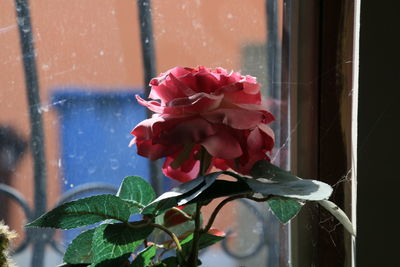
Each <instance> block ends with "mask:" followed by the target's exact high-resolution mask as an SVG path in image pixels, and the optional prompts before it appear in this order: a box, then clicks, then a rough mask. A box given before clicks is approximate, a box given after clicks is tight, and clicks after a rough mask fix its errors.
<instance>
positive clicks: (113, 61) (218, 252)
mask: <svg viewBox="0 0 400 267" xmlns="http://www.w3.org/2000/svg"><path fill="white" fill-rule="evenodd" d="M3 2H4V3H2V5H1V6H0V13H1V14H2V15H1V16H0V44H1V47H2V49H1V51H0V84H1V85H2V89H1V90H0V127H1V128H0V136H1V140H0V145H1V147H0V149H1V150H0V160H1V162H0V168H1V169H0V174H1V176H0V177H1V178H0V179H1V180H0V182H1V183H3V184H6V185H8V186H10V187H11V188H14V189H15V190H17V191H18V192H20V194H22V195H23V198H24V199H26V202H27V204H28V205H29V206H30V209H31V211H32V212H33V211H34V210H35V208H36V207H35V204H34V203H35V202H34V195H35V190H37V188H35V184H34V179H33V177H34V171H33V170H34V169H33V167H34V161H33V158H32V154H31V152H32V147H31V145H29V144H30V142H29V138H30V135H31V124H30V121H29V119H30V113H29V103H28V100H27V94H26V75H25V72H24V68H23V64H24V57H23V55H22V53H21V39H20V36H19V32H18V30H19V28H18V25H19V24H18V23H20V24H21V23H23V22H24V21H21V19H20V20H17V17H16V9H17V6H16V5H15V4H14V2H13V1H11V0H7V1H3ZM20 2H21V1H20ZM22 2H23V1H22ZM267 3H269V4H268V5H269V9H267ZM28 7H29V8H30V12H31V21H32V32H31V33H32V36H33V40H34V49H35V51H34V55H33V58H34V60H35V64H36V67H37V72H36V74H37V77H38V85H39V93H40V104H39V105H38V106H35V108H36V110H37V111H38V113H39V114H40V115H41V116H42V117H43V127H44V128H43V129H44V144H45V146H44V147H45V162H46V169H47V172H46V175H45V178H46V184H45V187H44V189H45V191H46V197H47V200H46V202H47V207H48V208H51V207H53V206H54V205H56V204H57V203H58V202H59V201H62V200H65V198H68V199H70V196H69V195H65V194H71V192H73V191H71V190H78V191H79V188H84V187H85V186H87V184H88V183H90V185H92V186H93V188H99V187H100V189H96V190H92V191H90V192H89V191H87V190H84V189H82V190H83V191H82V193H81V194H78V195H76V196H71V198H73V197H81V196H83V195H87V194H93V193H98V192H112V191H113V190H114V189H113V188H115V187H116V186H117V185H118V184H119V183H120V181H121V180H122V178H123V177H124V176H127V175H132V174H137V175H141V176H143V177H146V178H147V179H149V173H150V170H149V167H148V162H147V160H146V159H145V158H142V157H140V156H138V155H137V154H136V153H135V149H134V148H129V147H128V144H129V141H130V139H131V136H130V131H131V129H132V127H133V126H134V125H136V124H137V123H138V122H139V121H141V120H143V119H144V118H145V117H146V111H145V110H144V108H143V107H141V106H139V105H138V104H137V103H136V100H135V99H134V95H135V94H142V95H143V94H144V90H143V77H144V73H143V72H144V70H143V62H142V50H141V43H140V22H139V16H138V13H139V12H138V8H137V5H136V1H98V0H87V1H79V0H68V1H66V0H60V1H50V0H47V1H30V3H29V6H28ZM151 7H152V22H153V31H154V36H153V37H154V45H155V58H156V72H157V73H160V72H162V71H165V70H167V69H169V68H171V67H174V66H189V67H196V66H198V65H204V66H207V67H213V68H214V67H223V68H225V69H228V70H235V71H241V72H242V73H243V74H250V75H253V76H256V77H258V80H259V82H260V83H262V84H263V92H264V94H265V96H267V97H268V99H269V100H268V103H269V105H270V107H271V110H272V111H273V112H274V114H277V115H276V117H277V122H276V123H275V132H276V136H277V145H276V149H275V150H274V151H273V153H272V155H271V160H272V161H273V163H275V164H278V165H279V164H280V165H281V166H282V167H287V166H288V165H287V164H288V162H287V161H286V159H287V157H288V156H287V155H288V148H289V143H288V138H287V136H288V135H287V133H286V132H287V131H288V121H289V118H288V112H287V109H288V106H289V105H288V95H287V94H281V87H280V84H281V83H280V82H281V73H280V72H281V68H280V60H281V58H280V49H281V45H282V42H281V40H282V22H281V21H282V10H283V4H282V1H265V0H254V1H246V0H223V1H213V0H207V1H185V0H171V1H161V0H158V1H152V2H151ZM268 16H270V17H268ZM272 18H273V19H272ZM271 23H272V24H271ZM272 26H273V27H272ZM274 27H275V28H274ZM272 29H273V33H274V34H272V33H271V32H270V31H271V30H272ZM22 30H23V31H30V29H29V28H24V29H22ZM150 41H151V40H148V42H150ZM145 42H146V40H145ZM271 45H273V46H274V47H275V48H276V49H275V50H274V49H271ZM93 183H96V184H95V185H93ZM169 186H171V182H170V180H168V179H166V180H165V183H164V188H167V187H169ZM77 188H78V189H77ZM0 201H1V203H5V204H4V205H1V206H2V207H1V209H0V212H1V219H4V220H5V221H6V222H7V223H8V224H9V225H10V226H11V227H12V228H13V229H15V230H16V231H17V232H18V233H19V235H20V237H19V239H18V240H17V244H16V246H19V245H21V244H22V245H23V244H24V242H25V241H26V239H24V238H25V234H24V230H23V225H24V224H25V223H26V222H27V220H28V218H27V215H26V214H24V212H23V209H22V208H21V205H19V204H17V203H16V201H15V200H12V199H10V198H5V197H4V193H3V195H2V198H1V200H0ZM22 202H23V201H22ZM217 202H218V201H215V203H212V204H211V205H210V207H213V206H215V205H216V204H217ZM208 210H210V208H208ZM205 216H207V215H205ZM216 227H217V228H220V229H222V230H224V231H226V232H227V233H228V237H227V239H226V241H225V242H224V243H223V244H222V245H216V246H214V247H212V248H210V249H208V250H206V251H204V252H203V253H202V255H201V258H202V261H203V264H204V266H217V265H219V264H224V265H226V266H276V265H277V264H278V263H279V262H285V261H287V255H288V254H289V253H288V251H287V248H288V245H287V243H288V238H287V231H286V230H285V228H282V227H281V226H280V225H279V224H278V223H277V221H276V220H275V219H274V218H273V217H272V216H271V214H270V212H269V211H268V207H267V206H265V205H263V204H254V203H250V202H246V201H236V202H234V203H232V204H231V205H228V206H226V207H225V208H224V210H223V214H221V216H219V218H218V219H217V223H216ZM47 234H50V235H52V234H53V233H47ZM74 235H76V231H75V232H74V231H70V232H67V233H56V234H55V235H54V241H52V242H53V243H51V244H48V245H47V246H46V250H45V257H46V259H45V262H46V265H45V266H55V265H56V264H59V263H60V262H61V254H60V253H59V251H58V250H62V249H63V247H65V246H66V244H67V243H68V242H69V241H70V240H71V239H72V237H73V236H74ZM42 236H43V234H42ZM24 240H25V241H24ZM22 248H23V247H22ZM31 257H32V247H31V246H27V247H26V248H24V249H22V250H21V251H20V252H18V253H16V255H15V257H14V258H15V260H16V262H17V264H18V265H20V266H30V264H31Z"/></svg>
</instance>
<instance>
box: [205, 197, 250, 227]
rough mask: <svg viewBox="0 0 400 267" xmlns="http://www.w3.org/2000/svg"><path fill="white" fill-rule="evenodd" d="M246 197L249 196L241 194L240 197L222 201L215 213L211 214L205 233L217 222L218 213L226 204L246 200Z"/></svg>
mask: <svg viewBox="0 0 400 267" xmlns="http://www.w3.org/2000/svg"><path fill="white" fill-rule="evenodd" d="M246 196H247V194H240V195H235V196H231V197H228V198H225V199H224V200H222V201H221V202H220V203H219V204H218V206H217V207H216V208H215V210H214V211H213V213H212V214H211V216H210V219H209V220H208V223H207V225H206V227H205V228H204V230H203V231H204V232H205V233H206V232H208V231H209V230H210V228H211V226H212V225H213V223H214V221H215V218H217V215H218V212H219V211H220V210H221V209H222V208H223V207H224V206H225V204H227V203H228V202H231V201H233V200H235V199H239V198H244V197H246Z"/></svg>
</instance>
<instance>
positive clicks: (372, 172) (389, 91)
mask: <svg viewBox="0 0 400 267" xmlns="http://www.w3.org/2000/svg"><path fill="white" fill-rule="evenodd" d="M399 8H400V2H396V1H391V2H390V3H389V2H387V3H383V2H380V1H361V36H360V37H361V40H360V98H359V100H360V102H359V138H358V140H359V141H358V142H359V143H358V218H357V225H358V237H357V262H358V263H357V266H397V265H398V263H397V262H398V255H397V253H398V247H399V245H398V237H399V233H398V232H399V230H398V225H399V222H398V220H397V217H398V211H399V208H398V202H399V200H398V196H399V188H400V175H399V173H398V171H397V167H398V166H399V163H398V162H399V158H400V157H399V151H398V150H399V148H400V144H399V117H398V116H399V114H400V112H399V110H398V108H399V103H398V102H399V100H400V93H399V91H400V89H399V86H400V74H399V58H400V53H399V47H400V42H399V38H398V34H397V28H398V25H399V19H398V18H399V15H398V10H399Z"/></svg>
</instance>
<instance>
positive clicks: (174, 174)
mask: <svg viewBox="0 0 400 267" xmlns="http://www.w3.org/2000/svg"><path fill="white" fill-rule="evenodd" d="M150 86H151V93H150V96H149V98H150V99H151V100H149V101H146V100H144V99H142V98H141V97H139V96H136V98H137V100H138V101H139V103H140V104H142V105H143V106H145V107H147V108H148V109H150V110H151V111H153V112H154V115H153V116H152V117H151V118H149V119H147V120H144V121H142V122H140V123H139V124H138V125H137V126H136V127H135V128H134V129H133V130H132V134H133V135H134V138H133V139H132V141H131V145H136V147H137V153H138V154H139V155H141V156H144V157H147V158H149V159H150V160H157V159H160V158H165V160H164V164H163V166H162V171H163V173H164V174H165V175H166V176H168V177H170V178H173V179H175V180H178V181H180V182H181V184H180V185H179V186H177V187H175V188H173V189H171V191H169V192H165V193H164V194H162V195H161V196H158V197H157V198H156V196H155V193H154V191H153V189H152V188H151V186H150V185H149V184H148V183H147V182H146V181H145V180H144V179H142V178H140V177H137V176H130V177H126V178H125V179H124V180H123V182H122V184H121V186H120V188H119V190H118V193H117V194H116V195H111V194H105V195H96V196H92V197H87V198H83V199H78V200H75V201H71V202H68V203H64V204H62V205H60V206H58V207H56V208H55V209H53V210H51V211H49V212H48V213H46V214H44V215H42V216H41V217H39V218H38V219H36V220H35V221H33V222H31V223H29V224H28V227H53V228H60V229H71V228H77V227H82V226H88V225H94V226H93V227H92V228H90V229H89V230H86V231H84V232H82V233H81V234H80V235H79V236H77V237H76V238H75V239H74V240H73V241H72V243H71V244H70V245H69V247H68V248H67V250H66V252H65V255H64V261H65V263H66V265H68V266H77V265H79V266H81V265H82V264H83V265H85V266H91V267H92V266H197V265H199V264H201V263H200V261H199V259H198V253H199V250H200V249H202V248H205V247H207V246H210V245H213V244H214V243H216V242H218V241H220V240H222V239H223V238H224V236H223V233H222V232H221V231H219V230H217V229H213V228H212V226H213V223H214V220H215V218H216V217H217V215H218V213H219V212H220V210H221V209H222V207H223V206H224V205H225V204H226V203H228V202H230V201H232V200H235V199H239V198H247V199H251V200H253V201H258V202H268V204H269V206H270V208H271V210H272V211H273V213H274V214H275V215H276V216H277V217H278V219H279V220H280V221H282V223H286V222H288V221H289V220H290V219H292V218H293V217H294V216H295V215H296V214H297V213H298V211H299V210H300V209H301V207H302V205H303V204H304V202H306V201H316V202H318V203H319V204H321V205H322V206H323V207H325V208H326V209H328V210H329V211H330V212H331V213H332V214H333V215H334V216H335V217H336V218H338V220H339V221H340V222H341V223H342V224H343V225H344V226H345V228H346V229H347V230H348V231H349V232H350V233H351V234H354V230H353V227H352V224H351V222H350V221H349V219H348V218H347V217H346V215H345V214H344V212H343V211H341V210H340V209H339V208H338V207H337V206H336V205H335V204H334V203H332V202H330V201H328V200H327V199H328V198H329V196H330V194H331V192H332V188H331V187H330V186H329V185H327V184H325V183H323V182H320V181H316V180H308V179H301V178H298V177H296V176H294V175H292V174H291V173H289V172H286V171H284V170H282V169H280V168H278V167H277V166H274V165H273V164H271V163H270V162H269V153H270V152H271V150H272V148H273V146H274V133H273V131H272V130H271V128H270V127H269V126H268V124H269V123H271V122H272V121H273V120H274V117H273V115H272V114H271V113H270V112H269V111H268V110H267V107H266V104H265V101H264V100H263V98H262V96H261V93H260V85H259V84H258V83H257V81H256V79H255V78H254V77H252V76H248V75H246V76H244V75H241V74H240V73H238V72H227V71H226V70H225V69H223V68H217V69H209V68H206V67H197V68H182V67H175V68H172V69H170V70H168V71H167V72H165V73H162V74H161V75H160V76H158V77H156V78H154V79H152V80H151V82H150ZM226 176H230V177H232V178H234V179H228V180H226V179H224V177H226ZM220 197H225V199H223V200H222V201H221V202H220V203H219V204H218V205H217V207H216V208H215V210H213V212H212V214H211V216H210V217H209V218H208V220H207V221H205V222H204V223H203V218H202V216H201V208H202V207H203V206H205V205H207V204H208V203H210V201H212V200H214V199H216V198H220ZM133 214H140V215H142V219H141V220H139V221H134V220H133V221H132V220H131V219H130V217H131V215H133ZM96 223H97V224H96ZM98 223H100V224H98ZM171 250H172V251H175V253H174V254H173V255H172V256H169V257H166V256H164V255H166V252H168V251H171ZM169 255H171V254H170V253H169Z"/></svg>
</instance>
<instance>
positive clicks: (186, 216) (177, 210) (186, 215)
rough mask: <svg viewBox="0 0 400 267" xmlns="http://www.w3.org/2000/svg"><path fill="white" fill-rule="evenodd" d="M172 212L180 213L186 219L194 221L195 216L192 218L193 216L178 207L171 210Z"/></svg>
mask: <svg viewBox="0 0 400 267" xmlns="http://www.w3.org/2000/svg"><path fill="white" fill-rule="evenodd" d="M171 210H174V211H176V212H179V213H180V214H182V216H183V217H185V218H186V219H188V220H193V216H192V215H190V214H187V213H186V212H184V211H183V210H181V209H178V208H177V207H173V208H171Z"/></svg>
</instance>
